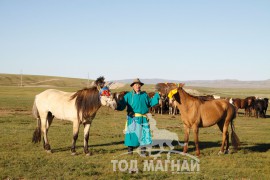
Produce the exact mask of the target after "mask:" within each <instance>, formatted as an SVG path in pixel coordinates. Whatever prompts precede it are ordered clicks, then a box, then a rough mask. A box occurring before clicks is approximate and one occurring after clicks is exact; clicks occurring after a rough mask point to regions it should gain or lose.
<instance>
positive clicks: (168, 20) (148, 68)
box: [0, 0, 270, 80]
mask: <svg viewBox="0 0 270 180" xmlns="http://www.w3.org/2000/svg"><path fill="white" fill-rule="evenodd" d="M21 71H22V72H23V73H24V74H36V75H51V76H64V77H78V78H87V76H88V74H89V77H90V79H96V78H97V77H98V76H100V75H103V76H105V78H106V80H116V79H129V78H132V79H133V78H135V77H139V78H162V79H172V80H215V79H238V80H265V79H270V1H269V0H226V1H217V0H136V1H135V0H72V1H71V0H0V73H10V74H19V73H20V72H21Z"/></svg>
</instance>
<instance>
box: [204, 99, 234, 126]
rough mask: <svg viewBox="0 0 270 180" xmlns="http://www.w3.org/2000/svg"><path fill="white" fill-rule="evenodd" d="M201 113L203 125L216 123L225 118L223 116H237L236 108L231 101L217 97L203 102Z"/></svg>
mask: <svg viewBox="0 0 270 180" xmlns="http://www.w3.org/2000/svg"><path fill="white" fill-rule="evenodd" d="M200 114H201V119H202V124H203V127H208V126H212V125H214V124H216V123H217V122H218V121H220V120H221V119H223V117H228V118H231V119H233V118H234V117H235V109H234V106H233V105H232V104H230V103H229V101H227V100H225V99H215V100H211V101H206V102H205V103H204V104H201V107H200Z"/></svg>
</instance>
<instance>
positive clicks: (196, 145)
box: [192, 124, 200, 156]
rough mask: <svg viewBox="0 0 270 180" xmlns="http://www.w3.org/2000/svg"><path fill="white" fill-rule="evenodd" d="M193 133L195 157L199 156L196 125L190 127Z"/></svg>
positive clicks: (197, 128)
mask: <svg viewBox="0 0 270 180" xmlns="http://www.w3.org/2000/svg"><path fill="white" fill-rule="evenodd" d="M192 129H193V132H194V143H195V147H196V156H199V155H200V149H199V127H198V126H197V125H195V124H194V125H193V127H192Z"/></svg>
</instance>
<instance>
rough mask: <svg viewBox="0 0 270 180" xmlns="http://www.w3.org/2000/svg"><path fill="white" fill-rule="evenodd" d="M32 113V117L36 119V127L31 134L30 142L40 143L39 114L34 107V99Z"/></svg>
mask: <svg viewBox="0 0 270 180" xmlns="http://www.w3.org/2000/svg"><path fill="white" fill-rule="evenodd" d="M32 113H33V116H34V117H35V118H36V119H37V127H36V130H35V131H34V133H33V138H32V142H33V143H37V142H40V140H41V120H40V116H39V112H38V109H37V106H36V99H35V101H34V105H33V109H32Z"/></svg>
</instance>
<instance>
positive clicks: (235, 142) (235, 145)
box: [231, 110, 240, 150]
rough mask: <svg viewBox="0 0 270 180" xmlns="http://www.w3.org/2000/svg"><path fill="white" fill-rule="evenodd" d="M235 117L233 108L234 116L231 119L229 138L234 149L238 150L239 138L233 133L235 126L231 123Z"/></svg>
mask: <svg viewBox="0 0 270 180" xmlns="http://www.w3.org/2000/svg"><path fill="white" fill-rule="evenodd" d="M235 117H236V111H235V110H234V116H233V118H232V121H231V129H232V132H231V140H232V146H233V148H234V149H235V150H238V147H239V145H240V140H239V138H238V136H237V135H236V133H235V127H234V124H233V120H234V118H235Z"/></svg>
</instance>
